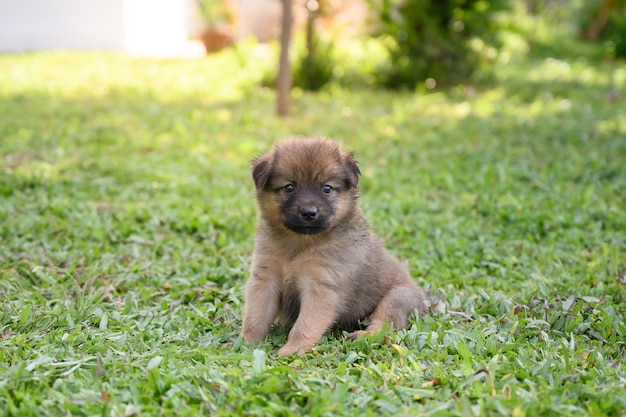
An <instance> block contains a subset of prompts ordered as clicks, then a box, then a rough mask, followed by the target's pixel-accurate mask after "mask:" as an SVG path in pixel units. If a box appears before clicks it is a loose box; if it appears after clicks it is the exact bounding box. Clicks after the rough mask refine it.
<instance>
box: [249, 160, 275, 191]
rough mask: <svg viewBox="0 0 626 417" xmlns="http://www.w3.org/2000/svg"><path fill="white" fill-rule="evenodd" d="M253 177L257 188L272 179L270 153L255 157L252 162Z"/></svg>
mask: <svg viewBox="0 0 626 417" xmlns="http://www.w3.org/2000/svg"><path fill="white" fill-rule="evenodd" d="M251 169H252V179H253V180H254V186H255V187H256V188H257V190H260V189H261V188H263V187H265V185H266V184H267V181H268V180H269V179H270V173H271V170H272V157H271V155H269V154H265V155H261V156H259V157H258V158H254V159H253V160H252V163H251Z"/></svg>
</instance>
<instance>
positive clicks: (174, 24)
mask: <svg viewBox="0 0 626 417" xmlns="http://www.w3.org/2000/svg"><path fill="white" fill-rule="evenodd" d="M286 4H290V7H292V8H293V14H294V29H293V37H294V39H295V44H294V46H293V48H292V49H293V50H294V52H293V53H292V59H293V61H294V83H295V85H296V87H302V88H304V89H309V90H315V89H320V88H322V87H323V86H324V85H326V84H327V83H329V82H332V81H335V82H340V83H342V84H350V83H351V82H355V81H356V82H358V83H365V84H377V85H382V86H385V87H390V88H399V87H400V88H403V87H409V88H415V87H416V86H421V87H425V88H427V89H432V88H434V87H436V86H437V85H439V86H444V85H452V84H457V83H460V82H466V81H468V80H472V79H474V78H475V77H477V76H478V77H479V78H480V77H481V76H484V75H485V73H484V71H483V72H481V69H483V70H484V69H485V68H488V67H489V65H490V64H491V63H493V62H495V61H497V60H500V61H501V60H505V61H506V60H508V59H510V58H511V55H513V56H515V55H525V54H528V53H535V54H538V55H544V56H555V57H559V56H565V57H568V58H571V57H574V58H576V57H578V56H585V57H588V58H592V59H596V58H597V59H600V60H603V59H615V58H620V57H622V58H623V57H624V56H626V0H586V1H584V0H547V1H538V0H493V1H486V0H452V1H445V2H440V1H437V0H404V1H400V0H299V1H292V2H282V3H281V2H280V1H278V0H152V1H150V0H22V1H19V2H18V1H13V0H0V52H24V51H37V50H49V49H67V50H108V51H121V52H126V53H129V54H131V55H139V56H156V57H168V58H172V57H196V58H198V57H202V56H204V55H205V54H206V53H211V52H216V51H219V50H221V49H223V48H228V47H236V46H237V44H238V43H240V42H242V41H246V42H249V40H251V39H253V40H254V42H258V44H259V45H260V46H259V48H270V49H271V48H272V45H273V44H275V43H277V39H279V35H280V30H281V29H280V27H281V26H280V20H281V16H282V10H281V9H282V8H283V7H286V6H285V5H286ZM355 39H358V40H359V41H358V43H355V41H354V40H355ZM346 58H347V61H351V62H352V63H353V65H351V64H350V62H346ZM368 58H369V59H368ZM355 62H356V63H357V64H356V65H354V63H355ZM473 77H474V78H473ZM270 82H273V80H269V81H268V83H270Z"/></svg>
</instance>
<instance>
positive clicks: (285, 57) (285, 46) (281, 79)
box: [276, 0, 293, 116]
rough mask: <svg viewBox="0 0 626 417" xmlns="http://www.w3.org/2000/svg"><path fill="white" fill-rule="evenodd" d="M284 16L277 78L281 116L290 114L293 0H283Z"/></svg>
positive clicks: (278, 109) (279, 112)
mask: <svg viewBox="0 0 626 417" xmlns="http://www.w3.org/2000/svg"><path fill="white" fill-rule="evenodd" d="M281 3H282V6H283V16H282V19H281V29H280V58H279V60H278V77H277V78H276V92H277V111H278V115H279V116H286V115H288V114H289V98H290V95H291V65H290V62H289V44H290V41H291V24H292V21H293V16H292V9H291V0H281Z"/></svg>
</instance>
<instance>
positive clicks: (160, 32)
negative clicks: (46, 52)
mask: <svg viewBox="0 0 626 417" xmlns="http://www.w3.org/2000/svg"><path fill="white" fill-rule="evenodd" d="M191 1H192V0H0V52H8V51H33V50H42V49H83V50H96V49H97V50H118V51H128V52H133V53H139V54H141V53H143V52H145V53H149V52H150V51H152V50H156V49H158V48H161V49H164V48H165V49H167V48H175V47H177V46H179V45H182V44H184V43H186V42H187V40H188V38H189V36H190V35H191V33H190V31H191V28H190V25H189V23H190V13H191V11H190V5H191Z"/></svg>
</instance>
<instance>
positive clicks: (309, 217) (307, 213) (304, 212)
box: [300, 206, 317, 223]
mask: <svg viewBox="0 0 626 417" xmlns="http://www.w3.org/2000/svg"><path fill="white" fill-rule="evenodd" d="M300 217H301V218H302V220H304V221H305V222H308V223H310V222H312V221H314V220H315V219H316V218H317V207H314V206H304V207H301V208H300Z"/></svg>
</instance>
